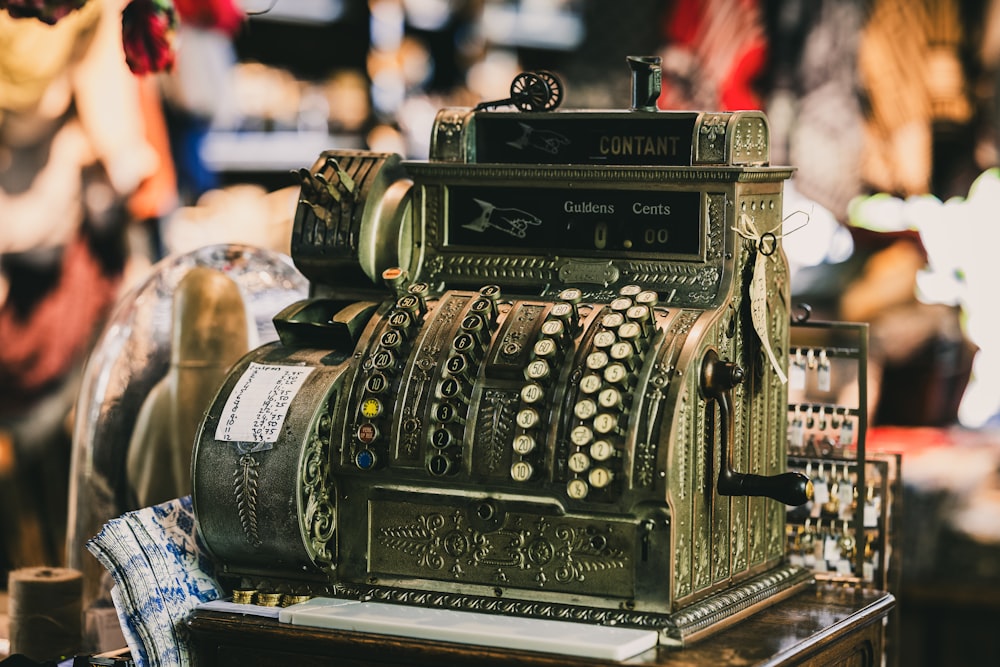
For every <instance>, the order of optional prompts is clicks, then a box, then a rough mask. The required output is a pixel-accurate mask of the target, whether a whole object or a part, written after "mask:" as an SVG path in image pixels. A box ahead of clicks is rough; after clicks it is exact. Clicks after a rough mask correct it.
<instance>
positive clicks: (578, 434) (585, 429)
mask: <svg viewBox="0 0 1000 667" xmlns="http://www.w3.org/2000/svg"><path fill="white" fill-rule="evenodd" d="M569 439H570V442H572V443H573V444H574V445H577V446H578V447H583V446H585V445H589V444H590V442H591V441H592V440H593V439H594V432H593V431H592V430H591V429H590V427H589V426H576V427H574V428H573V430H572V431H570V432H569Z"/></svg>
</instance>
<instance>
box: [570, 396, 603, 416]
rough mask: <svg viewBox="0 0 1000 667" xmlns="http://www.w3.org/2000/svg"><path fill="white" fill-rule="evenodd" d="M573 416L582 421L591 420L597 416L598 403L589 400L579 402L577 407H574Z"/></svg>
mask: <svg viewBox="0 0 1000 667" xmlns="http://www.w3.org/2000/svg"><path fill="white" fill-rule="evenodd" d="M573 414H575V415H576V416H577V417H579V418H580V419H584V420H586V419H590V418H591V417H593V416H594V415H595V414H597V403H594V401H593V400H591V399H589V398H585V399H583V400H582V401H577V403H576V405H574V406H573Z"/></svg>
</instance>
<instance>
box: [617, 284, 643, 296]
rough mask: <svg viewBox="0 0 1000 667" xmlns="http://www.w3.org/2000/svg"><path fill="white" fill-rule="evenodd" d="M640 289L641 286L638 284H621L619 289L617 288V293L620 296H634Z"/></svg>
mask: <svg viewBox="0 0 1000 667" xmlns="http://www.w3.org/2000/svg"><path fill="white" fill-rule="evenodd" d="M641 291H642V288H641V287H639V286H638V285H622V287H621V289H619V290H618V294H619V295H620V296H629V297H631V296H636V295H637V294H639V292H641Z"/></svg>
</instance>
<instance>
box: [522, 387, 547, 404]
mask: <svg viewBox="0 0 1000 667" xmlns="http://www.w3.org/2000/svg"><path fill="white" fill-rule="evenodd" d="M543 398H545V390H544V389H542V385H540V384H538V383H537V382H529V383H528V384H526V385H524V386H523V387H521V400H522V401H524V402H525V403H528V404H529V405H530V404H534V403H538V402H540V401H541V400H542V399H543Z"/></svg>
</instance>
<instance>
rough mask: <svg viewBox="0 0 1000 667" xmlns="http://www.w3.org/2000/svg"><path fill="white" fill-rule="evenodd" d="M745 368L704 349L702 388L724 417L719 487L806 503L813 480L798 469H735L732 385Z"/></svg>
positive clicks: (722, 491) (726, 493)
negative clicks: (766, 472)
mask: <svg viewBox="0 0 1000 667" xmlns="http://www.w3.org/2000/svg"><path fill="white" fill-rule="evenodd" d="M743 377H744V372H743V369H742V368H740V367H739V366H737V365H736V364H734V363H732V362H729V361H723V360H722V359H721V358H720V357H719V354H718V353H717V352H716V351H715V350H709V351H708V352H707V353H705V359H704V361H703V362H702V366H701V390H702V393H703V394H704V395H705V397H706V398H708V399H711V400H714V401H715V402H716V403H718V404H719V414H720V416H721V419H722V428H721V430H722V444H721V452H720V454H721V455H720V457H719V461H720V465H721V470H719V480H718V484H717V488H718V491H719V494H720V495H723V496H764V497H767V498H773V499H774V500H777V501H779V502H782V503H784V504H786V505H804V504H805V503H807V502H808V501H809V500H810V499H811V498H812V496H813V488H812V481H811V480H810V479H809V478H808V477H806V476H805V475H802V474H800V473H797V472H786V473H782V474H779V475H771V476H764V475H754V474H752V473H743V472H736V471H735V470H733V460H732V456H733V401H732V395H731V393H730V392H731V391H732V388H733V387H735V386H736V385H737V384H739V383H740V382H742V381H743Z"/></svg>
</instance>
